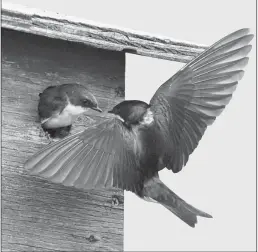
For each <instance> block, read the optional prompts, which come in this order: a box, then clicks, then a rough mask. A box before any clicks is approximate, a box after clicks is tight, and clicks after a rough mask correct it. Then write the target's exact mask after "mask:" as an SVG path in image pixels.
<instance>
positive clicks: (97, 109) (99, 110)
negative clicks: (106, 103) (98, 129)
mask: <svg viewBox="0 0 258 252" xmlns="http://www.w3.org/2000/svg"><path fill="white" fill-rule="evenodd" d="M91 109H93V110H96V111H98V112H103V111H102V110H101V109H100V108H99V107H96V108H91Z"/></svg>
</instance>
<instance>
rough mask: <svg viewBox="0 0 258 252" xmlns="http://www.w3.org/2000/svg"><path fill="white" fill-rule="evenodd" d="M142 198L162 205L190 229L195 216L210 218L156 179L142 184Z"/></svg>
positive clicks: (195, 221)
mask: <svg viewBox="0 0 258 252" xmlns="http://www.w3.org/2000/svg"><path fill="white" fill-rule="evenodd" d="M143 196H144V197H147V198H151V199H152V200H154V201H156V202H158V203H160V204H162V205H163V206H164V207H166V208H167V209H168V210H170V211H171V212H172V213H173V214H175V215H176V216H177V217H178V218H180V219H181V220H182V221H184V222H185V223H187V224H188V225H189V226H191V227H195V224H196V223H197V216H200V217H205V218H212V216H211V215H209V214H207V213H205V212H203V211H201V210H199V209H197V208H195V207H193V206H191V205H189V204H188V203H186V202H185V201H184V200H183V199H181V198H180V197H179V196H177V195H176V194H175V193H174V192H172V191H171V190H170V189H169V188H168V187H167V186H166V185H165V184H163V183H162V181H161V180H160V179H159V178H158V177H155V178H152V179H151V180H148V181H147V182H146V183H145V184H144V190H143Z"/></svg>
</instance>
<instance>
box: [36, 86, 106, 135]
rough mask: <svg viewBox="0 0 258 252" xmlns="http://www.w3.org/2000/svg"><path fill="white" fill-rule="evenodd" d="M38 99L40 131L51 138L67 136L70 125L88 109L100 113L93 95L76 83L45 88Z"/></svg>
mask: <svg viewBox="0 0 258 252" xmlns="http://www.w3.org/2000/svg"><path fill="white" fill-rule="evenodd" d="M39 97H40V99H39V104H38V115H39V118H40V121H41V126H42V129H43V130H44V131H45V132H46V133H47V134H49V135H50V136H51V137H53V138H55V137H59V138H63V137H65V136H67V135H68V134H69V132H70V130H71V126H72V123H73V122H74V121H75V120H76V118H77V117H78V116H79V115H81V114H82V113H84V112H86V111H87V110H88V109H89V108H90V109H93V110H96V111H99V112H102V110H101V109H100V108H99V107H98V102H97V100H96V98H95V97H94V95H93V94H92V93H91V92H90V91H89V90H88V89H87V88H86V87H84V86H83V85H80V84H77V83H71V84H62V85H58V86H50V87H47V88H46V89H45V90H44V91H43V92H42V93H40V94H39Z"/></svg>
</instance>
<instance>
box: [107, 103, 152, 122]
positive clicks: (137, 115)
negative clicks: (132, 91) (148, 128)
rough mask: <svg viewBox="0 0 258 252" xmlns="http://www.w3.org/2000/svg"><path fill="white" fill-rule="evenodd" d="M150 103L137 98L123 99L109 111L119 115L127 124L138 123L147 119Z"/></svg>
mask: <svg viewBox="0 0 258 252" xmlns="http://www.w3.org/2000/svg"><path fill="white" fill-rule="evenodd" d="M149 107H150V105H149V104H147V103H145V102H142V101H136V100H131V101H130V100H128V101H123V102H121V103H119V104H117V105H116V106H115V107H114V108H113V109H112V110H110V111H108V113H111V114H114V115H117V116H118V117H119V118H120V119H121V120H122V121H123V122H124V123H125V124H126V125H127V126H132V125H137V124H140V123H142V122H144V121H145V119H146V116H148V109H149Z"/></svg>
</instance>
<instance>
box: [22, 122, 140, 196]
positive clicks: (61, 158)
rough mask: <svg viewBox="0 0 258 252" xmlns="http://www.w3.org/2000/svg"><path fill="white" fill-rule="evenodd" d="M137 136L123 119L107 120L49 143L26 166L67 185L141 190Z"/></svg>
mask: <svg viewBox="0 0 258 252" xmlns="http://www.w3.org/2000/svg"><path fill="white" fill-rule="evenodd" d="M124 135H126V138H125V139H124ZM134 138H135V135H134V134H133V133H132V132H130V131H129V130H128V129H127V128H126V127H125V126H124V125H123V124H122V122H121V121H120V120H117V119H111V120H107V121H105V122H103V123H100V124H98V125H96V126H93V127H90V128H88V129H86V130H85V131H83V132H79V133H77V134H75V135H72V136H69V137H67V138H65V139H63V140H61V141H59V142H56V143H53V144H51V145H47V146H46V147H45V148H43V149H42V150H41V151H39V152H38V153H36V154H35V155H34V156H33V157H31V158H30V159H29V160H28V161H27V162H26V163H25V168H27V169H28V170H29V172H30V173H31V174H33V175H38V176H40V177H43V178H46V179H48V180H50V181H52V182H55V183H62V184H64V185H66V186H74V187H76V188H84V189H93V188H96V187H98V188H104V187H108V188H110V187H118V188H121V189H125V190H131V191H133V192H139V190H141V188H142V186H143V180H144V174H141V173H139V172H138V171H137V170H138V169H140V167H139V166H138V162H137V161H136V160H137V155H136V153H137V150H136V149H134V148H133V146H134V141H135V139H134ZM137 190H138V191H137Z"/></svg>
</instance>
